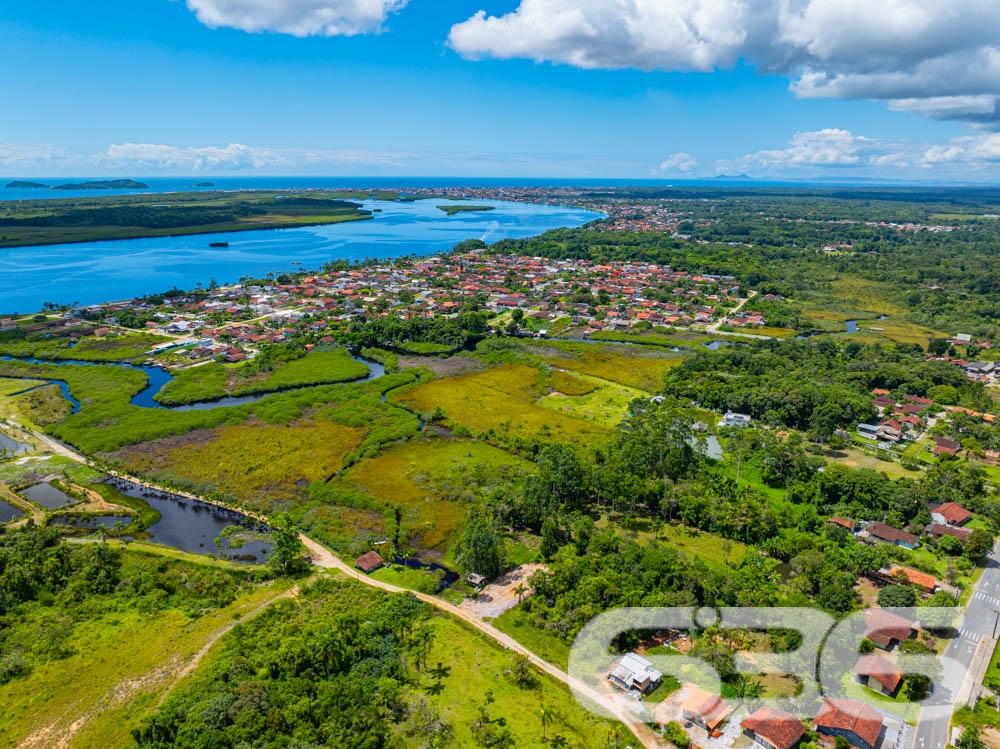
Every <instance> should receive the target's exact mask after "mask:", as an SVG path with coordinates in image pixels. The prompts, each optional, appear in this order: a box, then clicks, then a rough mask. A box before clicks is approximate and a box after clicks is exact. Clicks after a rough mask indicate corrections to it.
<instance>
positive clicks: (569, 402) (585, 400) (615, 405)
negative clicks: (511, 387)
mask: <svg viewBox="0 0 1000 749" xmlns="http://www.w3.org/2000/svg"><path fill="white" fill-rule="evenodd" d="M556 374H559V373H558V372H557V373H556ZM577 379H578V380H579V381H581V382H584V383H587V384H589V385H590V387H591V388H592V389H591V390H590V391H589V392H587V393H583V394H580V395H571V394H569V393H564V392H562V391H559V389H558V387H556V390H557V392H554V393H550V394H549V395H544V396H542V397H541V398H539V399H538V401H537V403H538V405H539V406H542V407H543V408H549V409H552V410H553V411H558V412H559V413H565V414H569V415H570V416H575V417H577V418H580V419H586V420H587V421H592V422H594V423H596V424H600V425H601V426H605V427H608V428H611V429H613V428H615V427H616V426H617V425H618V424H619V423H620V422H621V420H622V417H624V416H625V414H627V413H628V406H629V404H630V403H631V402H632V401H633V400H635V399H636V398H643V397H648V396H647V394H646V393H644V392H643V391H641V390H636V389H634V388H630V387H626V386H625V385H619V384H616V383H614V382H610V381H608V380H602V379H600V378H597V377H591V376H589V375H578V376H577ZM553 387H555V386H553Z"/></svg>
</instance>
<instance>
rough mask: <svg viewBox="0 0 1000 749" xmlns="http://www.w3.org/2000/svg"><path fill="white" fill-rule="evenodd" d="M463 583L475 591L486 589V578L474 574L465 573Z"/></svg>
mask: <svg viewBox="0 0 1000 749" xmlns="http://www.w3.org/2000/svg"><path fill="white" fill-rule="evenodd" d="M465 582H467V583H468V584H469V585H471V586H472V587H473V588H475V589H476V590H482V589H483V588H485V587H486V578H485V577H483V576H482V575H480V574H478V573H476V572H469V573H467V574H466V576H465Z"/></svg>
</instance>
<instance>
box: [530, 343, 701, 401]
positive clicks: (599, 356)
mask: <svg viewBox="0 0 1000 749" xmlns="http://www.w3.org/2000/svg"><path fill="white" fill-rule="evenodd" d="M549 345H551V347H552V348H554V349H555V350H557V351H558V352H559V355H558V356H546V357H545V359H544V360H545V362H546V363H547V364H550V365H552V366H553V367H558V368H560V369H568V370H570V371H572V372H577V373H580V374H587V375H591V376H593V377H600V378H601V379H602V380H610V381H611V382H617V383H619V384H620V385H625V386H627V387H632V388H638V389H640V390H644V391H646V392H650V393H652V392H659V391H660V390H662V389H663V376H664V375H665V374H666V373H667V372H669V371H670V370H671V369H673V368H674V367H679V366H680V365H681V362H682V361H683V356H682V355H681V354H675V353H673V352H670V351H662V350H656V349H650V348H644V347H641V346H615V345H603V346H602V345H600V344H593V343H567V342H565V341H552V342H550V343H549V344H547V347H548V346H549ZM556 389H557V390H558V388H556Z"/></svg>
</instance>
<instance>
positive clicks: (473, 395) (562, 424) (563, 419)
mask: <svg viewBox="0 0 1000 749" xmlns="http://www.w3.org/2000/svg"><path fill="white" fill-rule="evenodd" d="M538 379H539V372H538V371H537V370H536V369H534V368H532V367H527V366H521V365H514V366H506V367H499V368H497V369H491V370H488V371H486V372H481V373H477V374H470V375H462V376H460V377H453V378H448V379H445V380H435V381H433V382H428V383H425V384H422V385H418V386H417V387H416V388H414V389H413V390H411V391H409V392H407V393H404V394H403V395H402V396H400V401H401V402H403V403H405V404H406V405H408V406H409V407H411V408H413V409H414V410H415V411H418V412H429V411H432V410H433V409H434V408H435V407H440V408H441V409H442V410H443V411H444V412H445V414H446V416H447V418H448V419H449V420H450V421H452V422H454V423H456V424H461V425H463V426H465V427H466V428H468V429H470V430H471V431H472V432H473V433H474V434H478V435H485V436H486V437H487V438H490V439H497V440H501V441H506V440H508V439H512V438H517V437H520V438H522V439H536V438H543V437H549V436H551V437H557V438H559V439H561V440H564V441H566V442H569V443H573V444H578V445H584V444H600V443H601V442H603V441H605V440H606V439H608V437H609V436H610V434H611V432H610V430H608V429H605V428H604V427H600V426H598V425H596V424H592V423H589V422H587V421H584V420H582V419H577V418H574V417H572V416H566V415H563V414H560V413H557V412H554V411H550V410H549V409H545V408H541V407H540V406H537V405H535V398H536V397H537V393H538Z"/></svg>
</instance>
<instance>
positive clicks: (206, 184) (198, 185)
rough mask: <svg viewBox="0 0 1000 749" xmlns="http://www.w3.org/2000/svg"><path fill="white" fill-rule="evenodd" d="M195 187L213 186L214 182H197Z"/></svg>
mask: <svg viewBox="0 0 1000 749" xmlns="http://www.w3.org/2000/svg"><path fill="white" fill-rule="evenodd" d="M195 187H215V184H214V183H212V182H199V183H198V184H197V185H195Z"/></svg>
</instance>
